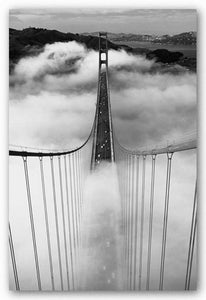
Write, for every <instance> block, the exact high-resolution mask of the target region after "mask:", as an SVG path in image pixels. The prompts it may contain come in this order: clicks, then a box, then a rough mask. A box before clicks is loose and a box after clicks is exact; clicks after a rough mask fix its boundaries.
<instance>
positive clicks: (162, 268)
mask: <svg viewBox="0 0 206 300" xmlns="http://www.w3.org/2000/svg"><path fill="white" fill-rule="evenodd" d="M172 154H173V153H167V178H166V192H165V208H164V220H163V233H162V253H161V265H160V282H159V290H163V282H164V265H165V250H166V240H167V224H168V210H169V196H170V178H171V164H172Z"/></svg>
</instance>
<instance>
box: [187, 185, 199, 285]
mask: <svg viewBox="0 0 206 300" xmlns="http://www.w3.org/2000/svg"><path fill="white" fill-rule="evenodd" d="M196 228H197V182H196V185H195V194H194V203H193V211H192V223H191V231H190V241H189V250H188V258H187V271H186V279H185V290H189V289H190V280H191V272H192V261H193V253H194V244H195V235H196Z"/></svg>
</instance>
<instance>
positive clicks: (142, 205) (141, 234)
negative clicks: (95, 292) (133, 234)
mask: <svg viewBox="0 0 206 300" xmlns="http://www.w3.org/2000/svg"><path fill="white" fill-rule="evenodd" d="M145 164H146V155H143V165H142V201H141V228H140V249H139V290H141V279H142V251H143V232H144V198H145Z"/></svg>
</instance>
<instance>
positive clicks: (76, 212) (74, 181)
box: [72, 153, 79, 251]
mask: <svg viewBox="0 0 206 300" xmlns="http://www.w3.org/2000/svg"><path fill="white" fill-rule="evenodd" d="M74 155H75V154H73V153H72V173H73V174H72V175H73V176H72V177H73V187H74V194H73V195H74V197H73V199H72V200H73V203H74V213H75V220H76V232H77V235H76V237H77V249H76V250H77V251H78V247H79V221H78V207H77V189H76V172H75V163H74V160H75V156H74Z"/></svg>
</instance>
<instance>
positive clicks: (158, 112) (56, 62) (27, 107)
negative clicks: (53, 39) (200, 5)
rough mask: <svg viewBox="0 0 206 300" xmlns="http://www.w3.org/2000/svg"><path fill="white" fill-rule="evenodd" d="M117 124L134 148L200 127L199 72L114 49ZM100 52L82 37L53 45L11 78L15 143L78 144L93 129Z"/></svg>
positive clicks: (24, 62)
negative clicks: (80, 41)
mask: <svg viewBox="0 0 206 300" xmlns="http://www.w3.org/2000/svg"><path fill="white" fill-rule="evenodd" d="M109 67H110V69H109V70H110V71H109V76H110V90H111V104H112V113H113V123H114V129H115V133H116V136H117V138H118V139H119V141H120V142H121V143H122V144H123V145H124V146H126V147H128V148H136V147H138V146H142V145H145V144H152V143H154V144H156V143H159V142H160V141H162V140H166V139H169V138H171V137H172V138H174V139H175V138H176V137H177V136H181V135H184V134H185V133H186V132H190V131H194V130H195V128H196V75H195V74H194V73H189V72H188V71H186V70H185V69H184V68H182V67H178V66H175V65H174V66H170V67H162V66H161V65H160V64H158V63H155V61H153V60H147V59H145V58H144V57H143V56H134V55H130V54H128V53H126V52H125V51H123V50H122V51H114V50H111V51H109ZM97 80H98V52H95V51H93V50H88V49H86V48H85V47H84V46H83V45H81V44H78V43H76V42H68V43H54V44H51V45H46V46H45V48H44V49H43V51H42V52H41V53H37V55H36V56H31V57H25V58H22V59H21V60H20V61H19V62H18V64H17V65H16V66H15V68H14V71H13V73H12V74H11V76H10V143H11V144H19V145H25V146H36V147H42V148H44V147H50V148H62V147H64V148H65V147H67V148H72V147H75V146H77V145H80V144H81V143H82V142H83V141H84V140H85V139H86V138H87V136H88V135H89V132H90V129H91V126H92V123H93V119H94V113H95V103H96V95H97Z"/></svg>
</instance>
